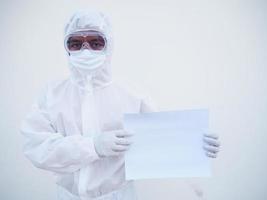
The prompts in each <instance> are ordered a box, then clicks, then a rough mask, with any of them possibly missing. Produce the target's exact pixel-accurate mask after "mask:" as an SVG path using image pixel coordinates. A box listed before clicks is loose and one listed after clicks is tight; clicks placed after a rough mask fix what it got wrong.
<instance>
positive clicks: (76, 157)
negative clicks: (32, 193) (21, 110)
mask: <svg viewBox="0 0 267 200" xmlns="http://www.w3.org/2000/svg"><path fill="white" fill-rule="evenodd" d="M46 91H47V87H46V88H45V89H44V90H43V92H42V94H41V95H40V97H39V98H38V99H37V101H36V103H35V104H34V105H33V106H32V108H31V111H30V113H29V114H28V115H27V117H26V118H25V119H24V120H23V122H22V124H21V133H22V134H23V135H24V136H25V139H26V141H25V144H24V147H23V153H24V155H25V156H26V157H27V158H28V159H29V160H30V161H31V162H32V163H33V165H35V166H36V167H38V168H41V169H45V170H49V171H53V172H57V173H71V172H74V171H77V170H79V169H80V168H82V167H84V166H86V165H88V164H90V163H91V162H94V161H95V160H97V159H99V157H98V155H97V153H96V152H95V148H94V144H93V141H92V139H91V138H86V137H83V136H82V135H72V136H64V135H63V133H59V132H56V130H55V128H54V127H53V125H52V123H51V120H50V117H49V113H48V112H47V110H46Z"/></svg>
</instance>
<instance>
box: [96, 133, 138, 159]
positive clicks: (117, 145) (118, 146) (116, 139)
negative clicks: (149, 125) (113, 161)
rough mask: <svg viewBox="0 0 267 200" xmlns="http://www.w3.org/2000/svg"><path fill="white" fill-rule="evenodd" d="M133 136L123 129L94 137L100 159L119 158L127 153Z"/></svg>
mask: <svg viewBox="0 0 267 200" xmlns="http://www.w3.org/2000/svg"><path fill="white" fill-rule="evenodd" d="M132 135H133V134H132V133H130V132H127V131H125V130H123V129H121V130H114V131H105V132H101V133H99V134H98V135H96V136H95V137H94V145H95V150H96V152H97V154H98V155H99V156H100V157H106V156H119V155H121V154H123V153H124V152H125V151H127V150H128V149H129V147H130V145H131V143H132V141H131V136H132Z"/></svg>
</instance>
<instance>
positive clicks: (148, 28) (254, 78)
mask: <svg viewBox="0 0 267 200" xmlns="http://www.w3.org/2000/svg"><path fill="white" fill-rule="evenodd" d="M87 8H93V9H94V8H97V9H99V10H102V11H104V12H106V13H108V14H109V15H110V16H111V21H112V24H113V28H114V36H115V51H114V56H113V61H112V65H113V74H114V79H119V80H122V81H124V80H127V81H130V82H132V83H138V84H139V85H142V87H143V89H145V90H146V91H148V92H149V93H150V95H151V97H152V98H153V99H154V101H155V102H156V103H157V104H158V107H159V108H160V109H161V110H172V109H185V108H201V107H208V108H210V110H211V128H212V129H213V130H214V131H215V132H217V133H218V134H219V135H220V138H221V142H222V151H221V153H220V155H219V158H217V159H216V160H215V161H213V178H211V179H194V180H192V181H194V182H196V183H198V185H199V186H201V188H203V190H204V194H205V197H206V198H207V199H212V200H214V199H216V200H225V199H228V200H236V199H242V200H248V199H257V200H263V199H266V198H267V190H266V186H267V170H266V169H267V165H266V163H267V156H266V153H267V145H266V142H267V123H266V119H267V94H266V93H267V66H266V65H267V55H266V52H267V37H266V35H267V14H266V11H267V3H266V2H265V1H257V0H255V1H253V0H251V1H245V0H244V1H235V0H228V1H227V0H224V1H216V0H210V1H207V0H202V1H199V0H195V1H174V0H173V1H171V0H164V1H163V0H162V1H156V0H154V1H152V0H142V1H141V0H136V1H131V2H130V1H125V0H124V1H123V0H118V1H116V0H114V1H108V0H102V1H99V0H94V1H85V0H80V1H79V0H75V1H74V0H73V1H71V0H66V1H63V0H53V1H52V0H50V1H49V0H47V1H34V0H23V1H18V0H17V1H16V0H4V1H3V0H1V1H0V25H1V29H0V30H1V31H0V38H1V41H0V56H1V59H0V67H1V68H0V69H1V72H0V83H1V85H0V89H1V103H0V113H1V120H0V130H1V139H0V155H1V158H0V181H1V182H0V199H3V200H21V199H38V200H48V199H49V200H55V199H56V194H55V184H54V180H53V178H52V175H50V173H47V172H45V171H42V170H39V169H37V168H34V167H33V166H32V165H31V164H30V162H29V161H28V160H26V159H25V158H24V156H23V155H22V153H21V148H22V144H23V143H22V142H23V138H22V136H21V135H20V133H19V126H20V121H21V119H23V118H24V116H25V115H26V113H27V111H28V110H29V108H30V106H31V104H32V102H33V101H34V98H35V97H36V95H37V94H38V92H39V90H40V88H42V87H43V86H44V84H45V83H46V82H47V81H50V80H57V79H62V78H64V77H66V76H67V75H68V67H67V60H66V57H65V56H66V55H65V52H64V47H63V27H64V23H65V21H66V20H67V18H68V17H69V16H70V15H71V14H72V13H73V12H74V11H75V10H77V9H87ZM190 181H191V180H190ZM180 182H181V180H177V179H169V180H146V181H138V182H137V183H136V185H137V189H138V195H139V197H140V200H150V199H155V200H158V199H178V196H179V195H180V194H181V193H183V192H185V191H184V190H183V189H181V188H180V187H179V185H180Z"/></svg>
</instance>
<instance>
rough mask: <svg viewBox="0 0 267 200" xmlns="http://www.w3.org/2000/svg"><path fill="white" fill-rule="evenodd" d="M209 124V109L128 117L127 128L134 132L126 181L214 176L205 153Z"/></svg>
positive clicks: (131, 115)
mask: <svg viewBox="0 0 267 200" xmlns="http://www.w3.org/2000/svg"><path fill="white" fill-rule="evenodd" d="M208 122H209V112H208V110H207V109H199V110H182V111H169V112H155V113H142V114H125V115H124V127H125V129H126V130H131V131H133V132H134V136H133V144H132V146H131V148H130V150H129V151H128V152H127V153H126V154H125V170H126V179H127V180H135V179H152V178H174V177H208V176H210V175H211V169H210V161H209V158H208V157H207V156H206V155H205V152H204V150H203V131H205V130H207V129H208Z"/></svg>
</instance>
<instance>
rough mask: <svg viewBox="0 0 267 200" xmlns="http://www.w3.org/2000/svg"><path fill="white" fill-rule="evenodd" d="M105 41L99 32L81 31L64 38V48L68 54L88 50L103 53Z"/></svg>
mask: <svg viewBox="0 0 267 200" xmlns="http://www.w3.org/2000/svg"><path fill="white" fill-rule="evenodd" d="M106 44H107V40H106V38H105V36H104V34H102V33H101V32H99V31H81V32H76V33H73V34H70V35H68V36H67V37H66V38H65V48H66V50H67V51H68V52H74V51H81V50H83V49H89V50H92V51H104V50H105V49H106Z"/></svg>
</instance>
